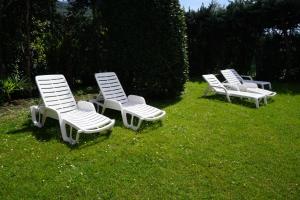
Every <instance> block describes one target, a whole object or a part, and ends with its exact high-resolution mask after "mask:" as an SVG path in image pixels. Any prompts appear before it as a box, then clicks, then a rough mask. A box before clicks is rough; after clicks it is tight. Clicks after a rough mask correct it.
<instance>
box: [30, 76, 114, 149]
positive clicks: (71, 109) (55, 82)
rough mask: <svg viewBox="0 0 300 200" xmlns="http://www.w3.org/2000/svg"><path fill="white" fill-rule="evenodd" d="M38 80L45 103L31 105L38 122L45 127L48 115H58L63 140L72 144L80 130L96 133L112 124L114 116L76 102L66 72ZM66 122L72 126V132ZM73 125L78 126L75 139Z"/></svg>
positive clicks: (77, 137)
mask: <svg viewBox="0 0 300 200" xmlns="http://www.w3.org/2000/svg"><path fill="white" fill-rule="evenodd" d="M35 80H36V84H37V86H38V89H39V92H40V95H41V98H42V100H43V104H42V105H39V106H31V107H30V110H31V116H32V121H33V123H34V125H35V126H37V127H40V128H41V127H43V125H44V123H45V120H46V118H47V117H50V118H54V119H57V120H58V121H59V125H60V130H61V134H62V138H63V140H64V141H65V142H69V143H70V144H75V143H77V142H78V140H79V134H80V133H87V134H88V133H96V132H101V131H106V130H110V129H111V128H112V127H113V125H114V123H115V120H112V119H109V118H108V117H105V116H103V115H100V114H99V113H97V112H96V109H95V107H94V105H93V104H92V103H90V102H86V101H79V102H78V103H76V101H75V99H74V97H73V95H72V92H71V90H70V88H69V85H68V83H67V81H66V79H65V77H64V76H63V75H42V76H36V77H35ZM37 115H38V120H37ZM41 115H42V116H41ZM66 125H69V126H70V135H69V136H68V135H67V131H66ZM72 128H75V129H77V134H76V140H74V139H73V138H72Z"/></svg>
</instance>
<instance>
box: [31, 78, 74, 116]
mask: <svg viewBox="0 0 300 200" xmlns="http://www.w3.org/2000/svg"><path fill="white" fill-rule="evenodd" d="M35 81H36V84H37V86H38V89H39V92H40V94H41V97H42V99H43V103H44V105H45V106H46V107H48V108H51V109H54V110H56V111H58V112H59V113H67V112H70V111H72V110H76V109H77V104H76V101H75V99H74V97H73V95H72V92H71V90H70V87H69V85H68V83H67V81H66V79H65V77H64V75H61V74H57V75H41V76H36V77H35Z"/></svg>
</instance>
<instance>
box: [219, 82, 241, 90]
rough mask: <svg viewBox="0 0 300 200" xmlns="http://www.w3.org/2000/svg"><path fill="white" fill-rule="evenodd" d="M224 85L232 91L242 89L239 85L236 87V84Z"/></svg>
mask: <svg viewBox="0 0 300 200" xmlns="http://www.w3.org/2000/svg"><path fill="white" fill-rule="evenodd" d="M223 85H224V86H225V87H226V88H228V89H231V90H237V91H239V90H240V88H239V86H238V85H234V84H229V83H223Z"/></svg>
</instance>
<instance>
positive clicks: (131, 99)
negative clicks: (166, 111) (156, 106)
mask: <svg viewBox="0 0 300 200" xmlns="http://www.w3.org/2000/svg"><path fill="white" fill-rule="evenodd" d="M128 101H129V102H134V103H138V104H146V101H145V99H144V97H141V96H137V95H129V96H128Z"/></svg>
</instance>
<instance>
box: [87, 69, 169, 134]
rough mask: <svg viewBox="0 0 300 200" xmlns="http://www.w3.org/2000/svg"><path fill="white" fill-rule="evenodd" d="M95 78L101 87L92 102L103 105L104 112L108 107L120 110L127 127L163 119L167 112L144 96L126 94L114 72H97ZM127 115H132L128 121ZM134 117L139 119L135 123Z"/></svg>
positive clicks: (133, 127) (135, 128) (135, 127)
mask: <svg viewBox="0 0 300 200" xmlns="http://www.w3.org/2000/svg"><path fill="white" fill-rule="evenodd" d="M95 78H96V80H97V83H98V86H99V88H100V94H99V96H98V97H97V98H96V99H92V100H90V102H92V103H94V104H95V105H97V111H98V112H99V107H100V106H101V107H102V114H103V113H104V111H105V109H106V108H110V109H114V110H119V111H121V114H122V119H123V123H124V125H125V126H126V127H127V128H131V129H133V130H137V129H138V128H139V127H140V125H141V123H142V121H155V120H160V119H162V118H163V117H164V116H165V114H166V112H165V111H163V110H160V109H157V108H155V107H152V106H149V105H147V104H146V101H145V99H144V98H143V97H140V96H136V95H129V96H128V97H127V96H126V94H125V92H124V90H123V88H122V86H121V84H120V81H119V79H118V77H117V75H116V74H115V73H114V72H105V73H96V74H95ZM127 117H130V122H128V119H127ZM134 118H136V119H138V122H137V123H134V121H135V120H134Z"/></svg>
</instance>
